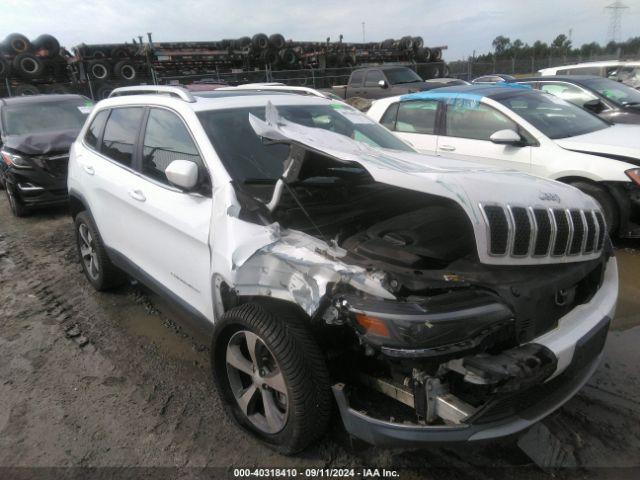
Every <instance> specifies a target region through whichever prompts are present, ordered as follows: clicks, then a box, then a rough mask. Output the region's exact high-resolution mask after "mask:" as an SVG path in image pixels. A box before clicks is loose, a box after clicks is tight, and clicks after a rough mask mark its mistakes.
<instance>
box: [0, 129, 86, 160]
mask: <svg viewBox="0 0 640 480" xmlns="http://www.w3.org/2000/svg"><path fill="white" fill-rule="evenodd" d="M79 131H80V130H79V129H75V128H74V129H72V130H56V131H52V132H36V133H29V134H27V135H7V136H6V137H4V139H3V140H4V146H5V147H6V148H10V149H11V150H15V151H18V152H21V153H24V154H25V155H46V154H48V153H54V152H64V151H68V150H69V149H70V148H71V144H72V143H73V142H74V141H75V139H76V137H77V136H78V132H79Z"/></svg>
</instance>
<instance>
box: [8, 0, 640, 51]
mask: <svg viewBox="0 0 640 480" xmlns="http://www.w3.org/2000/svg"><path fill="white" fill-rule="evenodd" d="M606 3H607V2H606V1H603V0H564V1H561V2H558V1H557V0H555V1H554V0H537V1H528V2H514V1H508V0H491V1H483V2H478V1H475V2H474V1H458V2H451V1H447V0H432V1H420V0H405V1H395V2H393V1H390V0H351V1H349V2H345V1H344V0H341V1H338V0H323V1H300V0H297V1H294V0H272V1H260V0H236V1H231V0H217V1H214V0H102V1H100V0H46V1H39V0H0V38H2V37H4V35H6V34H8V33H11V32H21V33H24V34H25V35H27V36H28V37H30V38H34V37H36V36H37V35H39V34H41V33H45V32H46V33H51V34H53V35H55V36H56V37H58V38H59V39H60V41H61V43H62V44H64V45H65V46H67V47H72V46H74V45H76V44H78V43H81V42H85V43H116V42H124V41H131V38H133V37H137V36H138V35H144V36H145V38H146V32H153V37H154V40H156V41H182V40H185V41H196V40H217V39H221V38H237V37H239V36H244V35H251V34H254V33H258V32H264V33H267V34H270V33H275V32H280V33H282V34H284V35H285V37H287V38H293V39H295V40H309V41H323V40H325V39H326V37H328V36H329V37H331V39H332V40H337V38H338V35H339V34H341V33H342V34H343V35H344V39H345V41H360V40H361V39H362V25H361V23H362V22H363V21H364V22H365V23H366V37H367V40H370V41H379V40H383V39H385V38H389V37H400V36H403V35H420V36H422V37H423V38H424V39H425V43H426V44H427V45H432V46H433V45H449V51H448V52H447V53H446V57H445V58H446V59H449V60H454V59H457V58H460V57H463V56H466V55H470V54H471V53H472V52H473V50H476V51H477V52H478V53H481V52H486V51H488V50H489V49H490V48H491V40H492V39H493V38H494V37H496V36H497V35H500V34H502V35H506V36H508V37H510V38H511V39H515V38H520V39H522V40H523V41H524V42H530V43H532V42H533V41H535V40H537V39H541V40H544V41H547V42H550V41H551V40H552V39H553V38H554V37H555V36H556V35H557V34H558V33H568V31H569V29H570V28H572V29H573V41H574V44H578V45H579V44H581V43H585V42H590V41H593V40H595V41H600V42H601V43H604V42H605V41H606V31H607V24H608V17H607V16H606V13H605V11H604V5H605V4H606ZM627 3H629V5H630V6H632V8H631V9H629V10H628V11H627V12H626V14H625V16H624V18H623V34H624V36H625V37H626V36H631V35H633V34H638V32H636V31H635V25H638V23H639V21H640V4H638V1H637V0H635V1H634V2H631V1H630V0H629V1H628V2H627Z"/></svg>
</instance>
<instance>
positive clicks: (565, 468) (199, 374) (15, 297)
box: [0, 194, 640, 479]
mask: <svg viewBox="0 0 640 480" xmlns="http://www.w3.org/2000/svg"><path fill="white" fill-rule="evenodd" d="M636 245H637V244H636ZM633 247H634V244H633V243H628V244H624V245H620V246H619V248H618V252H617V255H618V259H619V263H620V270H621V277H622V278H621V301H620V304H619V309H618V314H617V316H616V318H615V320H614V322H613V326H612V331H611V333H610V334H609V338H608V341H607V346H606V358H605V360H604V361H603V363H602V365H601V366H600V368H599V370H598V372H597V373H596V375H595V376H594V377H593V379H592V380H591V381H590V382H589V384H588V385H587V386H586V387H585V388H584V389H583V390H582V391H581V392H580V393H579V394H578V395H577V396H576V397H575V398H574V399H572V400H571V401H570V402H568V404H567V405H565V406H564V407H563V408H562V409H561V410H559V411H558V412H556V413H555V414H553V415H551V416H550V417H548V418H547V419H546V420H544V422H542V423H541V424H539V425H538V426H537V427H534V428H533V429H531V430H530V431H529V432H528V433H527V434H526V435H524V436H521V437H515V438H508V439H504V440H501V441H499V442H489V443H485V444H481V445H473V446H470V445H459V446H441V447H430V448H428V449H423V450H418V451H416V450H413V451H395V450H394V451H391V450H381V449H376V448H373V447H369V446H366V445H364V444H362V443H361V442H357V441H356V442H354V441H351V439H350V438H348V436H347V435H346V434H345V433H344V432H343V430H342V429H341V427H340V425H339V422H338V421H336V422H334V424H335V426H334V428H333V429H332V430H331V431H330V432H329V434H328V435H327V436H326V438H325V439H324V440H323V441H322V442H321V443H320V444H319V445H317V446H315V447H313V448H311V449H310V450H308V451H306V452H304V453H303V454H302V455H299V456H297V457H294V458H291V457H283V456H281V455H279V454H277V453H275V452H273V451H272V450H270V449H268V448H266V447H264V446H262V445H261V444H259V443H258V442H256V441H255V440H254V439H253V438H251V437H250V436H248V435H246V434H244V433H243V432H241V431H240V430H239V429H238V428H236V427H235V426H234V425H233V424H232V422H231V421H230V419H228V418H227V417H226V416H225V415H224V413H223V410H222V407H221V405H220V404H219V402H218V400H217V398H216V397H215V392H214V391H213V386H212V383H211V381H210V378H209V377H210V372H209V366H208V348H207V346H206V345H204V344H203V343H204V341H203V339H198V338H194V337H192V336H191V335H190V334H189V333H188V332H187V331H185V330H183V329H182V328H181V327H180V317H179V316H178V314H177V313H176V312H174V311H172V310H171V308H170V306H168V305H166V304H164V303H163V302H162V301H161V300H160V299H159V298H157V297H156V296H154V295H153V294H152V293H150V292H148V291H147V290H146V289H144V288H143V287H141V286H139V285H130V286H127V287H123V288H122V289H120V290H117V291H115V292H112V293H103V294H98V293H96V292H95V291H94V290H93V289H92V288H91V287H90V286H89V284H88V282H86V281H85V279H84V276H83V274H82V271H81V268H80V265H79V263H78V262H77V257H76V251H75V246H74V242H73V233H72V223H71V220H70V218H69V217H68V215H67V214H66V212H65V211H61V210H58V211H50V212H36V213H34V214H33V215H32V216H30V217H28V218H25V219H15V218H13V217H12V216H11V215H10V213H9V209H8V206H7V202H6V198H5V196H4V194H2V196H1V197H0V405H1V406H0V479H5V478H7V479H9V478H10V479H19V478H33V477H56V478H60V477H65V476H67V477H71V476H74V475H75V476H77V478H87V477H88V476H89V472H90V473H91V476H92V478H95V477H96V476H100V475H102V476H104V478H116V477H117V478H121V477H122V478H143V477H144V478H146V477H147V476H148V478H165V477H166V478H210V477H218V476H227V477H233V469H234V468H238V467H242V468H254V467H259V468H297V469H298V472H301V471H302V472H303V471H304V469H305V468H310V467H324V468H331V467H336V468H345V467H358V468H360V467H367V468H379V469H382V468H386V469H387V470H394V471H396V472H397V473H398V474H399V476H400V478H443V479H448V478H455V479H466V478H486V479H488V478H498V479H502V478H505V479H506V478H513V477H514V476H518V477H522V478H540V477H547V476H553V477H556V478H557V477H560V478H565V477H566V478H570V477H575V476H580V477H582V478H602V477H605V478H620V477H626V478H634V477H635V478H638V475H639V474H640V456H639V455H638V451H640V421H639V420H640V395H639V394H638V393H639V392H640V376H639V375H638V369H637V365H638V364H639V361H640V349H639V348H638V344H639V343H638V342H639V340H640V308H639V307H640V252H639V251H638V250H635V249H634V248H633ZM69 467H72V468H69ZM123 467H126V468H123ZM357 473H366V472H364V471H361V470H358V471H356V474H357ZM380 473H381V471H380ZM325 476H326V474H325Z"/></svg>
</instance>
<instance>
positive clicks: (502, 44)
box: [491, 35, 511, 57]
mask: <svg viewBox="0 0 640 480" xmlns="http://www.w3.org/2000/svg"><path fill="white" fill-rule="evenodd" d="M491 45H492V46H493V52H494V53H495V54H496V56H498V57H499V56H501V55H504V53H505V52H506V51H507V50H508V49H509V46H510V45H511V39H510V38H509V37H504V36H502V35H498V36H497V37H496V38H494V39H493V42H492V43H491Z"/></svg>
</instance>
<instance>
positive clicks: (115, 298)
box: [100, 291, 207, 364]
mask: <svg viewBox="0 0 640 480" xmlns="http://www.w3.org/2000/svg"><path fill="white" fill-rule="evenodd" d="M103 297H104V299H101V301H100V303H102V304H103V305H102V307H103V308H104V309H105V310H106V311H108V312H109V315H110V316H112V318H115V319H116V321H117V322H118V323H119V324H120V325H121V326H122V328H123V329H124V330H126V331H127V332H128V333H129V334H130V335H135V336H138V337H144V338H145V339H147V340H148V341H149V342H151V343H153V344H154V345H155V346H157V347H158V350H159V351H160V352H161V353H162V354H164V355H168V356H170V357H172V358H175V359H178V360H182V361H185V362H188V363H193V362H197V363H199V364H202V363H203V362H205V361H207V358H206V354H203V353H201V352H197V351H196V350H194V348H193V347H192V345H193V341H192V340H191V338H190V337H189V336H187V335H186V334H184V333H181V332H179V331H176V330H175V329H174V328H172V327H171V326H168V325H166V324H165V321H166V319H167V317H168V318H170V319H172V320H173V321H174V322H175V323H176V324H178V325H180V324H181V322H180V319H179V318H174V316H173V312H171V313H170V314H169V312H167V313H168V315H163V314H162V313H161V312H159V311H157V312H156V313H153V312H152V313H149V311H147V309H145V306H144V305H142V304H138V303H134V304H132V303H131V296H130V294H129V292H127V291H123V292H118V293H115V294H110V295H108V296H105V295H103ZM152 302H153V304H154V306H157V307H159V308H162V306H161V305H159V304H158V303H159V301H158V299H156V298H153V299H152ZM162 309H163V310H164V308H162Z"/></svg>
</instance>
